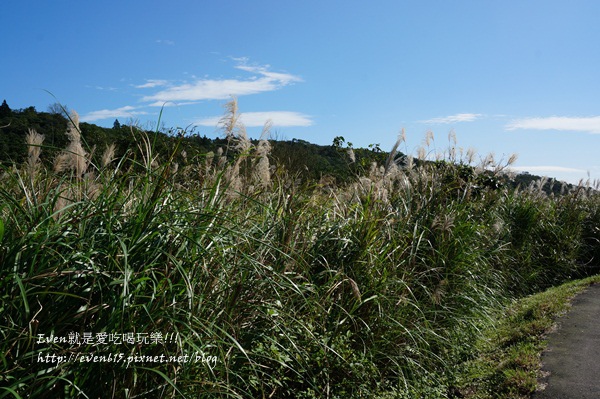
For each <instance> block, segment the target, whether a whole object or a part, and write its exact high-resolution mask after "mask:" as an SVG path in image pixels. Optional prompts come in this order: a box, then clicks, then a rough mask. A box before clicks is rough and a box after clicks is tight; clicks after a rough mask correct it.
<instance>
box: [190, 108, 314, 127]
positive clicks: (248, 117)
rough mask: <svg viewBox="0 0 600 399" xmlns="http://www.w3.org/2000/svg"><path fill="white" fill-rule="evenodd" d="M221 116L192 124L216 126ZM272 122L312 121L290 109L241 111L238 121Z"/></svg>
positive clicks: (281, 124)
mask: <svg viewBox="0 0 600 399" xmlns="http://www.w3.org/2000/svg"><path fill="white" fill-rule="evenodd" d="M221 118H222V117H221V116H213V117H208V118H203V119H200V120H198V121H196V122H195V123H194V124H195V125H199V126H213V127H214V126H217V125H218V124H219V121H220V120H221ZM269 119H270V120H271V121H272V122H273V126H279V127H289V126H311V125H312V124H313V121H312V120H311V119H310V117H309V116H307V115H304V114H301V113H298V112H292V111H267V112H243V113H241V114H240V121H241V122H242V123H243V124H244V125H245V126H246V127H257V126H264V124H265V122H266V121H267V120H269Z"/></svg>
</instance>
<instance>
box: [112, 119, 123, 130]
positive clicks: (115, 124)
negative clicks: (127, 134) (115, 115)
mask: <svg viewBox="0 0 600 399" xmlns="http://www.w3.org/2000/svg"><path fill="white" fill-rule="evenodd" d="M113 129H114V130H120V129H121V123H120V122H119V120H118V119H115V123H113Z"/></svg>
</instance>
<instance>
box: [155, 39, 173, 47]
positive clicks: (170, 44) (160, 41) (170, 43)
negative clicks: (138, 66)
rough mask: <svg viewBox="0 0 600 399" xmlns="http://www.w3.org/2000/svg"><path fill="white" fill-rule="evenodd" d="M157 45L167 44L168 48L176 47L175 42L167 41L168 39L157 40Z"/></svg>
mask: <svg viewBox="0 0 600 399" xmlns="http://www.w3.org/2000/svg"><path fill="white" fill-rule="evenodd" d="M156 43H158V44H166V45H167V46H174V45H175V42H174V41H173V40H166V39H158V40H156Z"/></svg>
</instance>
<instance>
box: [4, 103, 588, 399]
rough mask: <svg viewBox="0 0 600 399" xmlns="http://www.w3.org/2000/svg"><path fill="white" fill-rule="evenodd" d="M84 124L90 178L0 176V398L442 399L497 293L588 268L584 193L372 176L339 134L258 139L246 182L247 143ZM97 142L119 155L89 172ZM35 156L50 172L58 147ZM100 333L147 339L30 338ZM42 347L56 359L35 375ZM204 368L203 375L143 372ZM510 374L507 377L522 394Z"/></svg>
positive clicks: (421, 168)
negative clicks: (261, 177) (267, 150)
mask: <svg viewBox="0 0 600 399" xmlns="http://www.w3.org/2000/svg"><path fill="white" fill-rule="evenodd" d="M16 114H17V116H18V118H17V119H20V118H23V119H22V120H23V121H25V120H27V121H32V122H34V121H35V119H36V118H41V119H40V120H45V121H50V120H55V119H53V118H59V117H60V116H56V115H55V116H52V117H50V116H47V115H50V114H47V115H43V114H37V113H35V112H34V111H33V110H26V111H17V112H16ZM40 115H42V116H40ZM55 121H56V122H57V123H58V121H59V119H56V120H55ZM63 122H65V121H64V120H63ZM65 123H66V122H65ZM17 125H18V124H17ZM44 126H46V125H44ZM57 126H58V125H57ZM39 127H40V130H41V129H43V127H42V125H40V126H39ZM80 129H81V135H82V137H83V140H85V143H86V146H87V147H88V148H89V149H90V151H89V153H93V155H92V158H91V160H92V161H91V165H90V167H89V171H88V173H85V174H84V175H75V174H73V173H70V172H69V171H60V172H55V171H54V169H53V168H50V167H37V166H35V165H34V166H31V165H29V164H26V163H25V162H22V163H17V164H16V165H15V167H14V168H13V167H10V168H9V167H6V168H3V170H2V173H0V179H1V184H0V220H1V221H2V223H1V224H0V228H1V227H2V225H3V227H4V233H3V237H0V293H1V294H0V310H1V312H0V334H1V337H0V357H1V361H2V366H3V371H4V372H3V373H2V375H1V376H0V381H1V383H0V385H2V386H4V387H7V388H5V391H3V392H0V397H2V395H5V396H8V395H13V396H17V395H19V396H21V397H40V398H41V397H57V396H67V397H74V396H77V395H80V394H81V395H84V394H85V395H86V396H88V397H100V396H107V395H110V396H114V397H136V396H138V397H194V398H197V397H199V398H219V397H223V398H225V397H227V398H230V397H234V398H246V397H248V398H250V397H252V398H253V397H277V398H296V397H301V398H322V397H330V398H377V397H397V398H409V397H428V398H447V397H452V395H456V394H457V389H462V388H461V387H462V385H460V384H459V382H460V378H459V374H458V373H459V370H460V369H459V367H458V366H459V365H461V364H464V363H465V362H468V361H470V360H472V359H473V356H474V353H476V351H478V350H479V347H478V344H477V341H478V340H477V338H478V337H480V336H481V331H482V330H483V329H485V328H486V327H488V326H489V324H490V320H491V319H492V318H493V317H494V315H496V314H497V312H498V311H499V309H501V308H502V307H503V305H504V304H505V303H506V302H507V300H510V299H513V298H516V297H519V296H522V295H526V294H530V293H533V292H535V291H537V290H540V289H542V288H545V287H547V286H550V285H554V284H557V283H559V282H561V281H564V280H568V279H570V278H573V277H575V276H580V275H583V274H586V273H590V272H591V271H594V270H595V269H594V268H591V267H589V265H592V264H594V265H597V264H598V259H599V258H598V251H599V250H598V220H599V216H598V215H599V214H600V211H599V210H598V209H600V208H599V200H598V196H597V195H596V193H594V192H592V191H590V190H587V189H584V188H582V189H581V190H577V191H574V192H570V193H567V194H565V195H563V196H560V197H552V196H547V195H545V194H544V192H543V191H542V190H537V191H536V190H519V191H515V190H512V189H511V188H510V185H509V184H508V183H507V182H506V180H504V178H503V177H502V176H501V175H499V174H497V173H494V172H478V171H477V170H476V169H475V168H473V167H472V166H470V165H467V164H464V163H461V162H449V161H438V162H425V161H419V162H417V165H416V166H410V162H409V159H407V158H405V157H403V156H402V155H399V156H398V158H397V159H396V160H394V162H396V161H399V162H400V163H401V165H400V166H396V164H395V163H394V162H391V161H390V162H388V163H387V165H388V166H389V167H388V168H385V169H386V170H385V171H383V172H382V168H380V167H379V165H383V164H384V163H385V161H386V154H383V153H382V152H380V151H377V147H376V146H373V147H372V148H371V149H368V150H362V151H361V150H360V149H355V156H356V162H354V163H353V162H349V161H348V157H347V153H346V150H347V148H346V149H344V148H341V146H342V145H343V144H344V143H345V142H344V141H342V140H338V141H339V143H338V144H340V146H338V147H339V148H336V147H335V146H325V147H323V146H315V145H312V144H310V143H307V142H303V141H300V140H292V141H282V142H278V143H275V144H276V145H274V148H273V150H272V153H271V154H270V157H271V160H276V161H277V163H276V164H275V168H274V170H270V169H269V170H268V173H270V174H269V178H270V181H271V182H272V184H264V185H259V184H257V183H256V179H255V177H254V176H255V173H254V172H255V171H256V170H255V169H257V165H258V163H257V162H256V159H255V158H253V156H254V152H253V150H252V148H253V147H252V143H251V145H250V149H247V150H246V151H245V152H243V153H239V154H236V153H235V151H230V152H229V153H227V154H219V153H218V150H217V148H219V147H221V148H226V147H227V144H228V143H227V141H225V140H211V139H208V138H205V137H200V136H199V135H197V134H195V133H194V132H185V131H181V130H176V131H173V132H171V134H163V133H160V132H151V133H149V132H144V131H143V130H140V129H136V128H132V127H123V126H121V127H120V129H116V128H114V129H102V128H99V127H97V126H94V125H90V124H85V123H82V124H81V125H80ZM10 132H12V133H10V134H17V135H18V134H21V133H19V132H20V131H13V130H10ZM5 133H6V132H5V131H4V130H3V131H2V133H0V137H1V135H2V134H5ZM46 136H47V139H48V134H47V133H46ZM175 136H179V137H175ZM21 138H22V137H21ZM54 140H55V143H56V142H59V138H58V136H57V137H56V138H55V139H54ZM60 140H63V139H60ZM131 140H133V141H131ZM51 141H52V140H51ZM106 143H116V144H117V145H118V147H119V149H118V150H117V154H116V159H114V160H111V162H107V163H103V161H102V159H101V157H102V154H100V153H101V152H102V151H101V150H103V149H104V148H105V144H106ZM131 143H133V144H131ZM46 144H47V143H46V142H44V147H43V148H42V150H43V152H42V159H44V162H45V165H50V164H51V163H52V161H53V157H52V151H56V152H55V153H57V152H58V151H59V150H61V149H62V148H53V145H48V146H46ZM64 144H66V139H64V142H63V144H61V145H63V148H64ZM254 145H255V144H254ZM94 147H95V148H97V149H98V151H96V152H95V153H94V152H93V151H91V149H92V148H94ZM182 150H185V151H186V153H187V155H186V156H184V155H182ZM208 151H214V153H213V154H212V155H211V156H209V155H207V152H208ZM215 154H217V156H215ZM219 156H220V157H219ZM44 157H45V158H44ZM24 159H25V155H24V156H23V160H24ZM361 160H363V161H362V163H361ZM15 161H16V160H15ZM373 162H375V163H376V165H375V166H374V167H372V168H371V164H372V163H373ZM175 163H177V164H179V165H180V168H179V169H177V168H175V167H174V164H175ZM367 166H368V168H367ZM236 167H237V169H236ZM236 173H237V174H236ZM326 176H329V177H330V180H329V181H327V179H325V177H326ZM238 178H239V179H238ZM316 182H320V184H316ZM234 183H236V184H234ZM0 235H2V234H1V233H0ZM523 314H524V315H525V316H526V313H523ZM525 316H524V317H525ZM536 325H537V324H535V323H532V324H531V325H528V327H527V330H526V332H527V333H529V332H531V331H532V330H534V329H535V327H536ZM104 333H106V334H115V333H116V334H123V333H132V334H134V336H137V334H140V335H141V336H145V337H150V335H151V334H157V333H159V334H160V336H161V337H163V338H164V342H162V343H159V342H154V343H152V344H149V343H142V342H138V341H136V340H135V339H134V340H132V341H130V342H127V341H126V342H124V343H121V344H116V343H114V342H107V343H106V344H103V345H94V344H92V343H90V342H85V341H84V342H83V343H82V344H80V345H74V344H70V343H68V342H38V338H39V336H40V334H42V336H45V337H50V336H54V337H68V336H69V334H79V337H84V334H92V335H93V336H94V337H96V336H97V335H98V334H104ZM515 334H516V333H515ZM153 336H154V337H155V338H156V337H157V336H156V335H153ZM515 337H516V336H515ZM515 339H516V338H515ZM507 347H508V345H507ZM121 353H122V354H123V356H124V359H125V361H124V362H115V361H113V362H108V361H104V362H92V361H79V362H77V361H74V360H73V359H84V360H85V359H86V357H85V356H90V355H97V356H108V355H109V354H121ZM53 354H54V355H57V356H65V358H64V359H69V360H68V361H64V362H62V363H61V364H60V365H57V364H53V363H47V362H46V361H41V360H43V359H47V357H46V356H49V355H53ZM199 354H204V355H206V356H211V357H212V356H214V358H215V361H214V363H213V362H211V363H207V362H203V361H197V362H196V361H187V362H186V361H181V362H177V361H170V362H152V361H149V360H148V359H153V358H156V357H160V356H161V355H165V356H174V358H175V359H177V358H180V357H184V358H185V356H188V357H192V356H194V359H195V356H198V355H199ZM134 356H144V359H146V360H140V361H134V360H131V361H129V362H128V361H127V359H134V358H133V357H134ZM514 357H515V358H518V356H514ZM527 361H528V360H527V357H526V356H522V357H520V358H519V360H518V362H520V363H522V364H529V363H527ZM515 362H516V363H518V362H517V361H515ZM511 370H512V371H507V373H503V375H504V376H505V377H507V378H505V379H504V380H502V381H515V380H519V379H522V380H526V378H525V377H526V375H524V374H523V372H522V370H521V371H520V370H518V369H517V368H514V370H513V369H511ZM496 377H498V375H496V376H495V377H493V378H496ZM486 378H488V377H486ZM493 378H492V380H493V381H496V382H497V383H498V384H500V383H503V382H502V381H500V380H498V379H493ZM109 392H110V394H109Z"/></svg>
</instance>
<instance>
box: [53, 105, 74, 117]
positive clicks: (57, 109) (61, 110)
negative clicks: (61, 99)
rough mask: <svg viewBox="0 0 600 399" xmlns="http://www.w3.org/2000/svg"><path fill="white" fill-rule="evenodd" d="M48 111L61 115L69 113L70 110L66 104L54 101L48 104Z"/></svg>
mask: <svg viewBox="0 0 600 399" xmlns="http://www.w3.org/2000/svg"><path fill="white" fill-rule="evenodd" d="M48 113H49V114H56V115H63V116H69V115H71V111H69V108H67V106H66V105H62V104H61V103H54V104H50V105H48Z"/></svg>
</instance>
